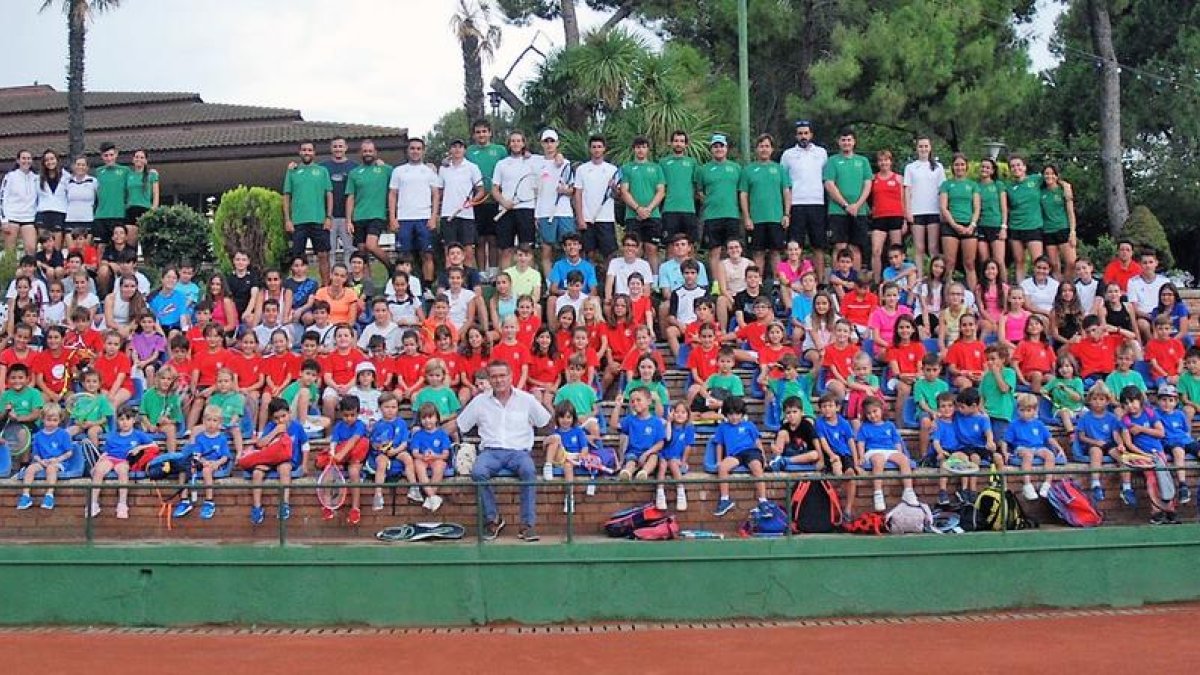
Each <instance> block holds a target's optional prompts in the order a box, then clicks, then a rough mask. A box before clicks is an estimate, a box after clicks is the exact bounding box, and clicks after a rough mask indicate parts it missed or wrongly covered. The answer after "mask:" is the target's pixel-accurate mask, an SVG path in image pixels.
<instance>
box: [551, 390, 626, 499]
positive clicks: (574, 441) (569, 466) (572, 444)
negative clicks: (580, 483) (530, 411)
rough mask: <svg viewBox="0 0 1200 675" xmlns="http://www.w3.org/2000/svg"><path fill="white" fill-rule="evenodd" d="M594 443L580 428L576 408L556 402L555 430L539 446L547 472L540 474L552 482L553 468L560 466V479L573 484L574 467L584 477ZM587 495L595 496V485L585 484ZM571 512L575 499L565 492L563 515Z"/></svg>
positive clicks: (571, 404)
mask: <svg viewBox="0 0 1200 675" xmlns="http://www.w3.org/2000/svg"><path fill="white" fill-rule="evenodd" d="M597 440H599V439H596V438H593V437H591V436H589V435H588V432H587V430H586V429H584V428H583V427H582V426H580V425H579V411H578V410H576V409H575V404H574V403H571V402H570V401H561V402H559V404H558V405H556V406H554V430H553V431H551V432H550V434H549V435H548V436H546V440H545V441H543V442H542V447H543V448H544V449H545V450H546V463H545V465H544V468H545V469H548V470H547V471H544V472H543V474H542V478H544V479H545V480H553V478H554V473H553V471H554V466H555V465H560V466H562V468H563V478H564V479H565V480H566V481H567V482H568V483H569V482H571V481H573V480H575V467H581V468H583V471H584V473H587V472H588V469H587V468H586V464H587V461H586V455H588V454H589V453H590V452H591V448H592V444H593V442H595V441H597ZM611 470H612V469H609V471H611ZM587 494H588V495H594V494H596V486H595V484H594V483H588V486H587ZM574 512H575V497H573V496H572V495H571V492H570V491H569V490H568V491H567V495H566V496H565V497H563V513H574Z"/></svg>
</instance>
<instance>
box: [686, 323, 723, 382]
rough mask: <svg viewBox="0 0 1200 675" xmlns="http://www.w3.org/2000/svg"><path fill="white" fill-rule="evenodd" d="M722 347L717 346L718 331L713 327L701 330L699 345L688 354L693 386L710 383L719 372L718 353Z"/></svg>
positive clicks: (693, 346)
mask: <svg viewBox="0 0 1200 675" xmlns="http://www.w3.org/2000/svg"><path fill="white" fill-rule="evenodd" d="M719 350H720V347H719V346H718V345H717V339H716V331H714V330H713V328H712V326H704V327H703V328H701V329H700V336H699V344H696V345H692V349H691V351H690V352H689V353H688V359H687V367H688V371H690V372H691V374H692V385H693V386H695V385H703V384H704V383H705V382H707V381H708V378H709V377H711V376H712V375H713V374H714V373H716V372H717V353H718V351H719ZM688 398H691V397H690V396H689V397H688Z"/></svg>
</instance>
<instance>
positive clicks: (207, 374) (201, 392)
mask: <svg viewBox="0 0 1200 675" xmlns="http://www.w3.org/2000/svg"><path fill="white" fill-rule="evenodd" d="M203 331H204V347H203V348H202V349H200V350H199V351H197V350H196V349H195V347H194V346H193V349H192V407H191V409H190V410H189V411H188V420H187V426H188V428H189V429H194V428H196V425H197V424H199V423H200V416H201V414H202V413H203V412H204V406H205V405H207V404H208V397H209V396H210V395H211V394H212V391H213V387H214V386H216V384H217V371H218V370H220V369H222V368H225V367H227V366H228V365H229V363H230V361H231V360H232V354H231V353H230V352H229V350H228V349H225V329H224V328H223V327H222V326H221V325H220V324H218V323H213V322H211V321H210V322H208V323H206V324H204V326H203Z"/></svg>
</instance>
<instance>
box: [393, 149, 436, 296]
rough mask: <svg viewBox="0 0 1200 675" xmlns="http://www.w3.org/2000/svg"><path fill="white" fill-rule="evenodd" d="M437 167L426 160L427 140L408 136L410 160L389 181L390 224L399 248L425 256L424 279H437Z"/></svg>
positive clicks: (397, 249) (422, 263)
mask: <svg viewBox="0 0 1200 675" xmlns="http://www.w3.org/2000/svg"><path fill="white" fill-rule="evenodd" d="M441 194H442V191H441V188H439V187H438V175H437V171H434V169H433V167H431V166H429V165H428V164H426V163H425V141H424V140H422V139H420V138H410V139H408V163H407V164H401V165H400V166H397V167H396V168H395V169H392V179H391V181H390V182H389V183H388V226H389V227H390V228H391V229H392V231H393V232H395V233H396V251H398V252H400V251H403V252H405V253H410V254H412V255H413V257H414V258H415V257H416V256H417V254H420V256H421V281H422V282H425V283H427V284H431V283H432V282H433V235H434V232H436V231H437V215H436V214H437V212H438V207H439V206H440V204H441Z"/></svg>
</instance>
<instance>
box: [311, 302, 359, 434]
mask: <svg viewBox="0 0 1200 675" xmlns="http://www.w3.org/2000/svg"><path fill="white" fill-rule="evenodd" d="M366 360H367V355H366V354H363V353H362V352H361V351H359V350H358V347H357V346H355V339H354V329H353V328H351V327H350V326H345V325H339V326H338V327H337V328H334V329H333V351H331V352H329V353H328V354H326V355H324V356H323V357H321V360H320V362H319V363H320V364H321V376H322V378H324V380H325V390H324V391H323V392H321V410H322V412H323V414H324V415H325V417H326V418H328V419H331V420H332V419H334V416H335V415H336V413H337V408H338V404H339V403H340V402H341V400H342V398H344V397H345V396H346V395H347V394H349V393H350V388H351V387H353V386H354V380H355V378H356V377H358V364H360V363H362V362H363V361H366Z"/></svg>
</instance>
